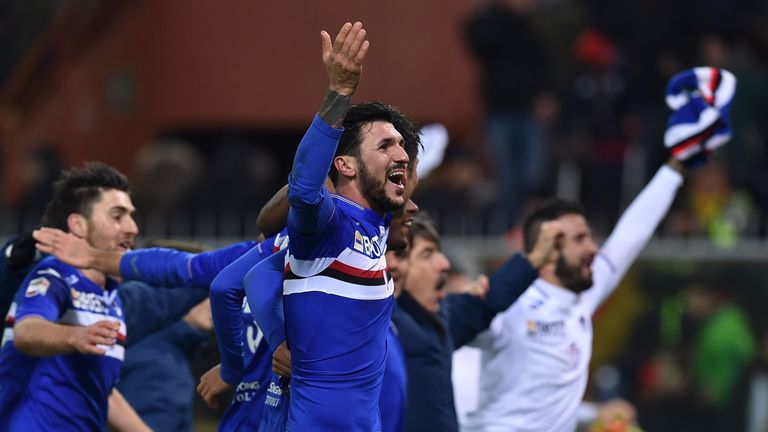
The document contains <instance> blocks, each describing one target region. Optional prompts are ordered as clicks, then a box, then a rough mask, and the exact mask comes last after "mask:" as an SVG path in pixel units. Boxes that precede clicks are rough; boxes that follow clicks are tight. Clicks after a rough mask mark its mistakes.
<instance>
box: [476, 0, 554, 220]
mask: <svg viewBox="0 0 768 432" xmlns="http://www.w3.org/2000/svg"><path fill="white" fill-rule="evenodd" d="M533 6H534V2H533V0H495V1H490V2H488V3H485V4H483V5H482V6H481V7H480V8H479V9H477V10H476V11H475V12H474V13H473V14H472V15H471V16H470V18H469V20H468V21H467V23H466V28H465V36H466V40H467V43H468V45H469V48H470V50H471V51H472V54H473V55H474V56H475V58H476V59H477V61H478V62H479V64H480V67H481V69H482V81H483V83H482V95H483V99H484V102H485V116H486V118H485V138H486V140H487V144H488V153H489V157H490V159H491V161H493V163H494V164H495V168H496V176H497V178H498V179H499V180H500V182H501V185H502V190H503V193H502V194H501V195H500V203H499V204H501V205H502V206H505V208H506V209H507V210H508V211H509V212H510V216H512V217H513V218H517V216H518V213H519V212H520V210H521V209H520V207H521V203H522V200H523V199H524V198H525V197H528V196H530V195H531V194H535V193H537V192H539V188H540V187H541V186H542V182H543V180H544V176H545V175H546V172H547V164H548V161H549V145H548V142H547V137H546V135H547V128H548V126H549V125H550V124H551V123H552V121H553V120H554V118H555V117H556V116H557V111H558V100H557V98H556V97H555V96H554V93H553V83H552V78H551V75H552V73H551V60H550V58H549V52H548V49H547V46H545V43H544V41H543V39H542V37H541V35H540V34H539V33H538V30H537V29H536V28H535V26H534V24H533V22H532V20H531V14H532V12H533Z"/></svg>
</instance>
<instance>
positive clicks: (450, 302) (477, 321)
mask: <svg viewBox="0 0 768 432" xmlns="http://www.w3.org/2000/svg"><path fill="white" fill-rule="evenodd" d="M443 307H445V308H446V312H447V314H448V328H449V330H450V334H451V338H452V339H453V349H459V348H461V347H462V346H464V345H465V344H467V343H468V342H469V341H471V340H472V339H474V338H475V336H477V335H478V334H479V333H480V332H482V331H483V330H485V329H487V328H488V325H489V324H490V323H491V320H493V317H494V316H495V315H496V312H494V311H493V310H492V309H491V308H489V307H488V305H487V304H486V303H485V301H483V300H482V299H481V298H479V297H476V296H473V295H471V294H451V295H449V296H447V297H446V298H445V302H444V304H443Z"/></svg>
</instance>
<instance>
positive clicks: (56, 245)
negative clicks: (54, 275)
mask: <svg viewBox="0 0 768 432" xmlns="http://www.w3.org/2000/svg"><path fill="white" fill-rule="evenodd" d="M32 237H34V238H35V240H37V244H36V245H35V246H36V247H37V249H38V250H39V251H40V252H44V253H47V254H51V255H53V256H55V257H56V258H58V259H60V260H61V261H63V262H65V263H67V264H69V265H71V266H73V267H78V268H90V267H92V266H93V262H94V260H95V257H94V253H93V251H94V249H93V247H91V245H89V244H88V242H86V241H85V240H84V239H81V238H78V237H76V236H75V235H74V234H72V233H66V232H64V231H62V230H60V229H56V228H47V227H43V228H40V229H36V230H34V231H32Z"/></svg>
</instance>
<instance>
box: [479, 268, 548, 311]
mask: <svg viewBox="0 0 768 432" xmlns="http://www.w3.org/2000/svg"><path fill="white" fill-rule="evenodd" d="M537 277H538V270H537V269H536V267H535V266H534V265H533V264H532V263H531V262H530V261H529V260H528V259H526V258H525V257H524V256H523V255H521V254H515V255H514V256H513V257H512V258H510V259H509V260H507V262H505V263H504V264H503V265H502V266H501V267H499V269H498V270H496V271H495V272H494V273H493V274H492V275H491V277H490V278H489V289H488V294H487V295H486V297H485V302H486V303H487V304H488V306H489V307H490V308H491V309H493V310H494V311H496V312H503V311H505V310H507V309H508V308H509V307H510V306H512V304H513V303H514V302H515V301H517V299H518V298H519V297H520V296H521V295H522V294H523V293H524V292H525V290H527V289H528V287H529V286H530V285H531V284H532V283H533V281H535V280H536V278H537Z"/></svg>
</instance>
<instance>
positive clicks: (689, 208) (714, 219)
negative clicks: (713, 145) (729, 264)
mask: <svg viewBox="0 0 768 432" xmlns="http://www.w3.org/2000/svg"><path fill="white" fill-rule="evenodd" d="M686 193H687V198H688V201H687V203H686V204H687V205H686V206H684V207H682V208H678V209H677V210H675V212H673V216H672V217H670V220H669V222H670V223H669V224H668V225H667V226H668V228H670V229H671V230H672V231H673V232H675V233H676V234H703V235H706V236H707V237H708V238H709V239H710V240H711V241H712V243H713V244H715V245H717V246H720V247H723V248H731V247H733V246H734V245H735V244H736V242H737V240H738V239H739V237H740V236H741V235H742V234H744V233H745V232H749V231H750V229H751V228H752V227H753V226H754V225H755V221H754V220H752V219H753V218H754V216H753V213H754V209H753V204H752V200H751V198H750V196H749V194H747V193H746V192H745V191H743V190H738V189H737V190H734V188H733V187H732V185H731V182H730V180H729V179H728V174H727V173H726V171H725V169H724V167H723V165H721V164H719V163H717V161H711V162H710V163H708V164H707V165H706V166H704V167H702V168H701V169H700V170H697V171H696V172H694V173H693V174H692V176H691V180H690V183H689V187H688V189H687V191H686Z"/></svg>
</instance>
